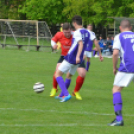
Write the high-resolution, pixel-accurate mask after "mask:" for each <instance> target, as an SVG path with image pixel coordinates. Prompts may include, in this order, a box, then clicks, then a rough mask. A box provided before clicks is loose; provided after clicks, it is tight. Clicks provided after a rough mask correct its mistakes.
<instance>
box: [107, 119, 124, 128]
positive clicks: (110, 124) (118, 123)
mask: <svg viewBox="0 0 134 134" xmlns="http://www.w3.org/2000/svg"><path fill="white" fill-rule="evenodd" d="M108 126H124V121H123V120H122V121H117V120H116V119H115V120H114V121H112V122H111V123H109V124H108Z"/></svg>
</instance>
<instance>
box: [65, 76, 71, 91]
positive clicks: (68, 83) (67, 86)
mask: <svg viewBox="0 0 134 134" xmlns="http://www.w3.org/2000/svg"><path fill="white" fill-rule="evenodd" d="M70 83H71V79H67V78H66V80H65V85H66V88H67V89H68V88H69V86H70Z"/></svg>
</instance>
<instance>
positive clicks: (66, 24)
mask: <svg viewBox="0 0 134 134" xmlns="http://www.w3.org/2000/svg"><path fill="white" fill-rule="evenodd" d="M69 29H71V25H70V24H69V23H67V22H66V23H64V24H63V30H69Z"/></svg>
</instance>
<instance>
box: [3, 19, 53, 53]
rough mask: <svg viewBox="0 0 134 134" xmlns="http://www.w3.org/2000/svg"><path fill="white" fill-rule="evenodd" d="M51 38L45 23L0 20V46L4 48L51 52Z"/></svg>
mask: <svg viewBox="0 0 134 134" xmlns="http://www.w3.org/2000/svg"><path fill="white" fill-rule="evenodd" d="M51 38H52V34H51V32H50V29H49V27H48V25H47V23H46V22H45V21H32V20H6V19H0V45H1V46H2V47H4V48H16V46H17V47H18V49H24V50H27V51H29V50H39V51H51V45H50V40H51Z"/></svg>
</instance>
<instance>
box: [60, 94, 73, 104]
mask: <svg viewBox="0 0 134 134" xmlns="http://www.w3.org/2000/svg"><path fill="white" fill-rule="evenodd" d="M70 99H71V95H70V94H69V95H68V96H64V97H63V98H62V100H61V101H60V102H66V101H68V100H70Z"/></svg>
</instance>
